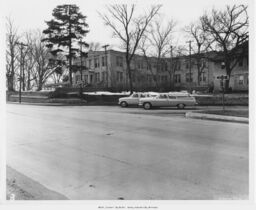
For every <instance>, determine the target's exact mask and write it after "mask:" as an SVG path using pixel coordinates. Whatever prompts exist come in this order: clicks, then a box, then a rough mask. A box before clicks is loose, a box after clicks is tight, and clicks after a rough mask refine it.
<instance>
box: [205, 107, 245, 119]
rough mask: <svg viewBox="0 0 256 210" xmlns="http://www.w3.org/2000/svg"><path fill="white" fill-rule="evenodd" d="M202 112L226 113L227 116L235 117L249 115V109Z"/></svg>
mask: <svg viewBox="0 0 256 210" xmlns="http://www.w3.org/2000/svg"><path fill="white" fill-rule="evenodd" d="M202 113H205V114H217V115H225V116H235V117H249V111H248V110H228V109H227V110H224V111H223V110H206V111H203V112H202Z"/></svg>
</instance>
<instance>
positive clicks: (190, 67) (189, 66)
mask: <svg viewBox="0 0 256 210" xmlns="http://www.w3.org/2000/svg"><path fill="white" fill-rule="evenodd" d="M191 42H192V41H191V40H189V41H187V43H189V92H190V93H191Z"/></svg>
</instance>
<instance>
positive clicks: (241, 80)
mask: <svg viewBox="0 0 256 210" xmlns="http://www.w3.org/2000/svg"><path fill="white" fill-rule="evenodd" d="M238 84H239V85H243V84H244V76H243V75H241V76H239V80H238Z"/></svg>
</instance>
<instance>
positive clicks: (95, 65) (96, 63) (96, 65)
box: [94, 58, 100, 68]
mask: <svg viewBox="0 0 256 210" xmlns="http://www.w3.org/2000/svg"><path fill="white" fill-rule="evenodd" d="M98 67H100V62H99V58H94V68H98Z"/></svg>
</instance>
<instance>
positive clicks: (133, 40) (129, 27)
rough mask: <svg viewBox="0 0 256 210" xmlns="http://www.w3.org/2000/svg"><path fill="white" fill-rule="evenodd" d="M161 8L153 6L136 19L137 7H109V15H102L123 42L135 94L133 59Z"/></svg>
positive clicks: (131, 89)
mask: <svg viewBox="0 0 256 210" xmlns="http://www.w3.org/2000/svg"><path fill="white" fill-rule="evenodd" d="M160 8H161V6H160V5H156V6H152V7H151V9H150V10H149V11H148V12H147V13H146V14H144V15H142V16H138V17H135V15H134V14H135V13H134V12H135V5H131V6H127V5H125V4H120V5H111V6H109V7H107V13H108V14H100V16H101V17H102V19H103V21H104V22H105V24H106V25H107V26H109V27H110V28H111V29H112V30H113V32H114V36H115V37H117V38H119V39H120V40H121V42H122V46H123V47H124V49H125V61H126V69H127V74H128V78H129V86H130V91H131V93H132V92H133V83H132V70H131V62H132V59H133V57H134V54H135V52H136V50H137V48H138V45H139V42H140V40H141V38H142V36H143V35H144V33H145V31H146V29H147V28H148V26H149V24H150V22H151V21H152V19H153V18H154V16H156V15H157V14H158V11H159V9H160Z"/></svg>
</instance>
